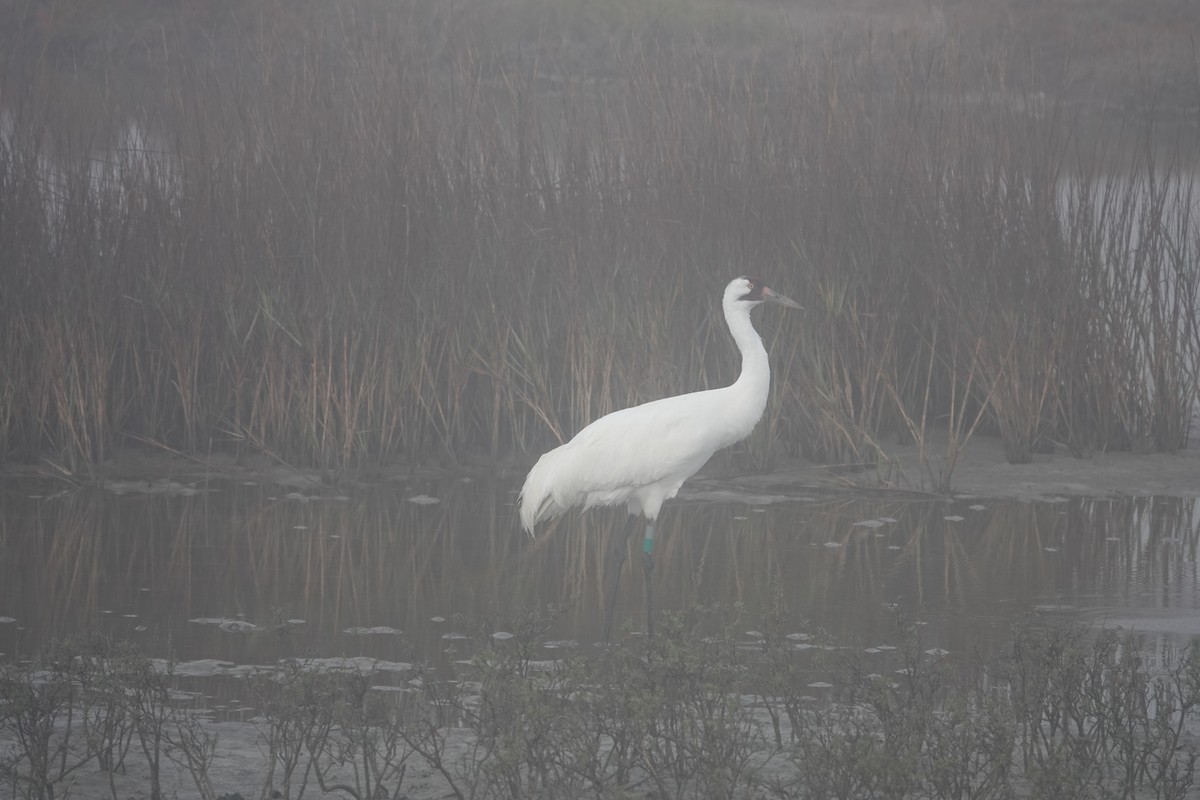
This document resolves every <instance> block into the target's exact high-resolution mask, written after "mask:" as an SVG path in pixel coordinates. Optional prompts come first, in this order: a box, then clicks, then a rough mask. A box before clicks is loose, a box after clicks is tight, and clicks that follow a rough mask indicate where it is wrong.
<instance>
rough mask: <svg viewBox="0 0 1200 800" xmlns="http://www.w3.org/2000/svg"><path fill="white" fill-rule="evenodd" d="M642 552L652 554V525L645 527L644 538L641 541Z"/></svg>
mask: <svg viewBox="0 0 1200 800" xmlns="http://www.w3.org/2000/svg"><path fill="white" fill-rule="evenodd" d="M642 552H644V553H653V552H654V525H647V526H646V538H645V539H644V540H643V541H642Z"/></svg>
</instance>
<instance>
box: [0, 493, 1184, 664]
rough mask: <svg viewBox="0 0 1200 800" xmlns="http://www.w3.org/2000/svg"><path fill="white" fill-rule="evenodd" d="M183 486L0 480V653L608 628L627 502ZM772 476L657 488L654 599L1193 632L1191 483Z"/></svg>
mask: <svg viewBox="0 0 1200 800" xmlns="http://www.w3.org/2000/svg"><path fill="white" fill-rule="evenodd" d="M124 488H125V489H127V490H128V489H130V488H134V489H136V488H137V487H136V486H132V487H131V486H125V487H124ZM151 488H154V487H151ZM176 488H178V487H176ZM702 488H703V487H702ZM708 488H710V489H711V488H713V487H711V486H710V487H708ZM195 489H196V491H195V493H192V491H193V490H191V489H188V490H186V493H182V494H181V493H179V492H174V493H172V492H166V493H158V492H151V493H147V492H144V491H137V490H134V491H127V492H126V493H124V494H115V493H113V492H112V491H104V490H99V489H84V490H73V491H69V492H61V491H58V487H54V486H49V485H46V484H44V483H37V482H30V481H8V482H6V483H4V484H3V485H0V491H2V495H0V498H2V502H0V618H2V619H3V621H2V622H0V653H2V654H3V655H0V660H5V661H15V660H20V659H23V658H25V657H27V656H29V655H31V654H32V653H34V652H36V650H37V648H38V647H39V645H40V644H42V643H43V642H45V641H46V640H47V639H48V638H50V637H55V636H61V635H65V634H69V633H76V632H82V631H96V630H99V631H103V632H108V633H111V634H113V635H115V636H118V637H121V638H127V639H131V640H134V641H137V642H139V643H140V644H141V645H142V647H143V648H144V649H145V650H146V651H147V652H148V653H149V654H150V655H152V656H156V657H163V658H167V657H170V658H173V659H175V660H177V661H178V662H180V663H193V662H194V663H201V662H203V663H208V662H205V661H204V660H214V661H216V662H220V663H222V664H226V665H230V664H233V665H248V664H268V663H273V662H274V661H275V660H277V659H278V658H280V657H281V656H284V655H299V656H307V657H321V658H333V657H355V656H366V657H369V658H378V659H385V660H389V661H400V662H424V663H432V664H437V663H438V662H440V661H445V660H446V659H452V658H456V657H459V656H458V655H457V650H456V648H457V647H460V646H461V645H459V644H456V643H457V642H459V640H458V639H456V638H455V634H457V633H460V632H461V631H462V630H464V629H465V628H468V627H471V626H475V627H476V628H478V627H479V626H483V627H484V628H485V629H486V628H492V629H494V630H497V631H503V630H505V629H506V627H510V626H511V625H512V624H513V619H514V618H515V617H516V616H517V615H518V614H519V613H520V611H521V610H522V609H528V608H543V607H548V606H556V607H559V608H560V611H559V613H558V615H557V617H556V618H555V622H554V625H553V628H552V630H551V631H550V633H549V635H548V637H547V638H548V640H552V641H557V642H565V643H578V644H580V645H581V646H588V645H590V643H592V642H595V641H596V640H598V639H599V638H601V636H602V631H603V626H604V607H605V593H606V584H605V562H606V559H607V558H608V554H609V552H610V549H611V542H612V540H613V537H614V536H618V535H620V533H621V531H622V529H623V525H624V513H623V512H615V511H597V512H589V513H588V514H586V515H582V516H580V515H571V516H570V517H568V518H567V519H566V520H564V521H563V522H561V523H560V524H558V525H557V526H556V527H551V528H548V529H547V530H546V531H545V532H544V533H542V534H540V535H539V537H538V538H537V539H531V538H530V537H528V536H527V535H525V534H524V533H523V532H522V531H521V530H520V528H519V526H518V523H517V519H516V510H515V505H514V504H515V500H516V491H517V489H518V484H517V483H516V482H515V480H512V479H505V478H498V477H494V476H485V475H476V476H472V477H452V478H438V479H415V478H414V479H412V480H409V481H405V482H397V483H393V484H389V485H385V486H361V487H348V488H341V489H321V490H312V489H309V490H304V491H292V490H289V489H284V488H280V487H278V486H273V485H263V484H243V483H239V482H229V481H215V482H210V483H207V484H199V485H197V486H196V487H195ZM770 491H771V494H770V496H769V497H764V496H756V497H751V496H748V495H747V496H746V497H744V498H743V501H742V502H739V501H737V500H728V501H719V502H718V501H714V500H711V499H700V498H699V497H698V496H697V495H696V494H693V495H691V496H690V499H689V495H688V494H687V491H686V489H685V493H684V496H683V497H682V500H681V501H677V502H675V503H673V504H670V505H669V506H668V509H667V510H666V511H665V512H664V515H663V518H662V519H661V520H660V524H659V540H658V542H659V543H658V550H657V562H658V569H657V573H656V583H655V596H656V603H657V604H658V605H659V607H660V608H664V609H676V610H678V609H685V608H688V607H692V606H695V605H699V604H741V606H742V607H743V608H744V617H743V618H744V619H745V620H746V626H747V630H748V631H749V630H753V628H754V627H756V626H757V625H759V624H761V623H760V621H761V620H764V619H766V618H767V616H768V615H769V614H770V613H771V612H772V609H774V610H775V612H776V613H777V614H782V616H783V619H784V624H786V625H788V626H791V627H794V629H795V632H796V633H813V632H815V631H817V630H823V631H826V632H828V633H829V634H831V635H832V636H834V637H835V638H836V639H837V640H838V641H840V642H843V643H846V644H848V645H852V646H859V645H861V646H864V647H870V646H872V645H874V644H878V643H880V642H883V641H885V640H888V639H889V638H890V637H892V636H893V635H894V633H895V624H896V623H895V619H896V615H897V613H900V614H902V615H904V616H905V617H906V618H907V619H910V620H913V621H916V622H918V623H920V624H922V625H923V626H924V627H923V628H922V630H923V638H924V641H925V642H927V643H928V646H929V647H931V648H940V649H943V650H946V651H948V652H949V654H950V657H955V656H956V655H958V656H968V655H979V654H982V655H984V656H987V655H988V654H989V653H991V652H993V651H995V650H997V649H1000V648H1002V647H1003V646H1004V643H1005V642H1006V641H1007V640H1008V635H1009V632H1010V631H1011V629H1012V626H1013V625H1015V624H1018V623H1020V622H1022V621H1025V620H1028V619H1029V618H1031V617H1032V618H1034V619H1041V618H1053V619H1058V618H1078V619H1081V620H1083V621H1085V622H1089V623H1094V624H1104V625H1119V626H1122V627H1124V628H1128V629H1134V630H1138V631H1141V632H1143V633H1144V634H1145V639H1144V641H1145V643H1146V647H1147V650H1148V651H1150V652H1152V653H1157V654H1159V657H1161V658H1165V659H1170V657H1171V654H1172V653H1173V652H1176V651H1178V649H1179V648H1180V647H1181V646H1183V645H1185V644H1186V643H1187V642H1188V641H1189V640H1190V637H1191V636H1193V635H1196V634H1200V582H1198V580H1197V561H1196V559H1197V541H1198V538H1200V512H1198V510H1197V502H1196V500H1194V499H1177V498H1159V497H1136V498H1135V497H1122V498H1051V499H1049V500H1046V501H1039V502H1021V501H1015V500H993V499H986V498H968V497H961V498H955V499H954V500H953V501H950V502H947V501H944V500H930V499H913V498H910V497H892V496H888V497H863V496H854V497H847V496H836V497H831V496H820V495H816V494H810V493H806V492H805V491H804V490H801V489H797V488H795V487H791V488H789V487H770ZM720 494H721V495H722V496H725V497H735V496H736V495H735V494H731V493H729V492H724V493H720ZM705 496H706V497H709V498H711V497H712V496H714V495H713V493H712V492H709V493H708V494H707V495H705ZM747 499H749V500H751V501H753V502H752V503H747V502H745V500H747ZM767 500H770V502H767ZM756 503H757V504H756ZM632 545H633V546H634V547H637V546H638V545H640V542H636V541H635V542H633V543H632ZM628 564H630V565H634V566H635V567H636V569H630V568H629V566H628V565H627V567H626V572H625V575H624V584H623V587H622V591H621V592H620V594H619V599H618V604H617V624H618V625H625V626H628V627H630V628H632V629H634V630H639V629H641V628H642V627H643V626H644V621H645V617H644V611H643V607H644V598H643V592H642V575H641V568H640V563H639V561H638V560H637V559H636V558H630V560H629V562H628ZM748 635H749V634H748Z"/></svg>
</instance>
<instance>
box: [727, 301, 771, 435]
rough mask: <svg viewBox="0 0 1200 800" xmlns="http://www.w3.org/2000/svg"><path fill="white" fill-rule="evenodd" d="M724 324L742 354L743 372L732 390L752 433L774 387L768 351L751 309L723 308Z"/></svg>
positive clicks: (730, 305)
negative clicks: (771, 388)
mask: <svg viewBox="0 0 1200 800" xmlns="http://www.w3.org/2000/svg"><path fill="white" fill-rule="evenodd" d="M724 311H725V323H726V324H727V325H728V326H729V332H730V333H731V334H733V341H734V342H735V343H736V344H737V348H738V350H739V351H740V352H741V354H742V372H741V374H740V375H738V379H737V380H736V381H734V383H733V385H732V386H730V387H729V390H730V391H732V392H735V393H736V394H737V395H739V400H740V401H741V403H740V404H739V410H740V411H742V413H744V414H745V415H746V417H747V420H748V426H747V433H749V429H750V428H753V427H754V424H755V423H756V422H758V418H759V417H761V416H762V412H763V409H764V408H765V407H766V404H767V394H768V393H769V391H770V387H771V366H770V363H769V362H768V360H767V349H766V348H765V347H763V343H762V338H761V337H759V335H758V332H757V331H756V330H754V325H753V324H751V322H750V309H749V308H748V307H746V306H733V305H732V304H730V303H725V304H724Z"/></svg>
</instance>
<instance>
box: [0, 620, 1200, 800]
mask: <svg viewBox="0 0 1200 800" xmlns="http://www.w3.org/2000/svg"><path fill="white" fill-rule="evenodd" d="M744 624H745V620H743V619H740V618H739V616H738V614H737V613H736V612H735V611H734V610H725V611H720V610H711V609H710V610H704V609H696V610H693V611H691V612H689V613H687V614H673V615H669V616H668V617H667V618H666V619H665V624H664V625H663V626H662V627H663V630H662V631H661V632H660V634H659V635H657V636H656V637H655V638H653V639H650V640H639V639H628V638H624V639H622V640H620V641H618V642H617V643H616V644H614V645H613V646H611V647H609V648H606V649H605V650H603V651H601V652H600V653H598V654H592V655H590V656H587V657H582V656H580V655H579V654H578V653H568V654H567V655H562V656H557V657H554V658H550V659H547V658H546V657H545V655H544V653H543V651H542V649H541V646H542V644H543V643H544V635H545V632H546V629H547V628H548V627H549V626H548V624H547V622H546V617H545V615H544V614H542V613H533V614H524V615H522V616H521V617H520V618H518V619H516V620H514V621H513V624H512V629H513V632H511V633H510V632H507V631H505V632H503V633H501V632H496V633H492V632H491V630H490V628H488V627H486V626H485V625H477V626H476V627H477V629H478V632H477V633H476V634H474V635H472V636H471V637H468V638H471V639H472V640H473V642H474V644H475V646H476V647H475V650H474V653H475V654H474V655H473V656H472V657H470V658H468V659H463V660H460V661H458V662H456V666H455V669H454V673H453V676H447V675H445V674H432V673H426V672H424V671H421V670H415V669H412V667H411V665H404V667H403V668H404V669H409V670H410V671H411V673H412V676H411V678H409V679H408V680H407V681H406V682H404V683H402V684H401V685H400V686H399V687H398V689H395V690H388V691H382V690H381V688H382V689H388V687H386V686H385V687H379V686H377V685H376V684H375V680H376V679H375V678H373V676H372V674H371V669H370V666H369V665H368V666H367V668H366V669H365V670H363V669H360V668H359V665H356V664H346V665H344V666H342V667H333V668H331V667H330V666H329V665H327V664H325V665H322V664H317V663H314V662H310V661H306V660H304V659H296V658H289V659H284V660H282V661H281V662H280V663H279V664H278V665H277V666H275V667H273V668H269V669H267V668H264V669H258V670H254V671H252V672H250V673H248V674H247V676H246V681H247V683H248V685H249V686H250V688H251V691H252V693H253V695H254V697H255V701H256V707H255V709H254V713H255V716H254V718H253V725H243V726H241V729H240V730H238V731H237V733H236V734H233V733H232V729H230V728H229V727H224V728H222V727H221V726H220V725H215V724H213V723H212V722H211V720H210V719H209V717H210V713H209V712H207V711H205V710H203V709H202V708H197V707H196V706H195V704H194V702H192V700H191V698H189V696H188V694H187V693H184V692H179V691H175V690H173V689H172V683H173V665H172V664H171V662H169V661H161V660H160V661H152V660H151V659H149V658H148V657H146V656H145V655H143V654H142V653H140V652H139V651H138V650H137V649H136V648H131V647H129V646H128V645H121V644H116V643H114V642H112V641H111V640H107V639H104V638H102V637H96V636H90V637H79V638H71V639H66V640H61V641H56V642H53V643H51V644H49V645H47V647H46V648H45V649H44V650H43V651H42V652H41V654H40V655H39V656H38V657H37V658H36V659H34V660H32V661H30V662H28V663H27V664H26V665H23V666H5V667H4V668H3V669H0V785H4V786H5V787H6V790H7V793H8V794H9V795H10V796H12V797H21V798H37V799H38V800H47V799H48V798H54V797H59V796H66V794H68V793H69V791H70V790H71V789H72V788H73V787H78V788H80V789H82V790H83V791H85V792H86V793H87V794H88V796H92V797H100V796H111V797H113V798H114V800H115V798H117V797H121V796H126V793H127V792H128V791H130V789H131V788H133V787H134V786H137V785H138V782H139V781H144V782H148V785H149V787H150V794H149V796H150V797H152V798H158V797H163V796H169V795H167V794H164V791H163V786H164V776H165V775H167V774H168V773H169V774H170V775H171V776H172V777H171V779H169V780H168V781H167V784H166V785H168V786H170V787H171V793H170V794H175V793H178V792H180V791H182V792H183V793H185V794H186V795H189V796H199V797H201V798H205V800H209V799H210V798H217V797H218V796H220V797H234V796H238V797H253V796H260V797H284V798H298V797H302V796H304V795H305V794H306V792H307V793H309V794H310V795H312V796H315V795H317V794H325V793H330V792H333V793H336V794H338V795H339V796H343V797H352V798H360V799H361V800H367V798H379V797H388V798H399V797H413V796H419V797H447V796H450V797H456V798H500V797H507V798H530V797H544V798H578V797H598V798H606V797H631V796H650V797H676V798H688V797H703V798H736V797H776V798H788V799H791V798H795V799H796V800H800V799H802V798H803V799H804V800H809V799H812V800H816V799H817V798H822V799H824V798H839V799H841V800H866V799H868V798H892V799H893V800H900V798H942V799H944V800H961V799H962V798H1012V797H1033V798H1067V797H1077V798H1097V797H1111V798H1134V797H1154V798H1183V797H1186V796H1188V795H1189V793H1190V792H1191V790H1192V786H1193V783H1194V773H1195V765H1196V759H1197V747H1196V742H1195V735H1194V724H1195V716H1196V712H1197V709H1198V708H1200V654H1198V653H1197V651H1196V649H1195V647H1194V646H1193V647H1190V648H1188V649H1187V650H1186V651H1185V652H1183V653H1182V654H1181V655H1180V657H1179V659H1178V660H1177V661H1176V662H1175V663H1174V664H1172V665H1171V666H1170V667H1169V668H1167V669H1165V670H1163V669H1157V668H1153V667H1152V666H1151V665H1149V664H1147V662H1146V660H1145V658H1144V657H1143V655H1142V654H1141V651H1140V650H1139V647H1138V645H1137V642H1135V641H1134V640H1133V639H1131V638H1129V637H1122V636H1121V635H1119V634H1117V633H1115V632H1112V631H1107V632H1101V633H1100V634H1099V635H1098V636H1096V635H1093V634H1094V633H1095V632H1088V631H1085V630H1083V629H1081V628H1077V627H1074V626H1060V627H1057V628H1052V629H1049V630H1045V629H1039V628H1025V627H1022V628H1018V629H1016V630H1015V631H1014V632H1013V633H1012V636H1011V640H1010V646H1009V651H1008V653H1007V655H1006V656H1005V657H1004V658H1003V659H1002V660H1000V661H998V662H996V663H991V664H987V665H986V666H985V665H976V666H975V667H974V668H973V669H972V670H970V671H966V672H964V671H962V670H955V669H952V668H950V666H949V665H948V663H947V662H946V661H944V660H943V659H942V658H941V651H939V650H937V649H936V648H929V649H925V648H924V646H923V644H922V642H921V639H920V636H919V632H918V629H917V628H912V627H906V626H904V625H903V624H902V623H901V624H900V627H899V628H898V639H897V641H898V645H897V646H889V647H885V648H882V649H880V648H871V649H869V650H868V651H867V652H866V653H864V652H862V651H860V650H856V649H846V648H842V647H838V646H836V644H834V643H832V642H830V641H828V640H821V639H815V640H810V638H809V637H807V636H804V637H797V636H795V635H789V634H787V633H786V631H787V630H789V629H788V628H787V627H786V625H785V624H784V623H783V621H782V620H778V619H776V620H772V619H769V618H768V619H767V620H764V621H763V622H762V627H763V628H764V631H754V632H753V634H752V635H753V636H754V637H755V638H754V639H753V640H752V641H750V642H747V641H745V639H744V637H743V636H742V635H741V634H740V633H739V632H738V631H739V630H740V627H739V626H741V625H744ZM383 668H384V669H393V668H394V666H393V667H388V666H384V667H383ZM831 671H832V672H833V673H834V674H836V676H837V677H836V678H834V680H836V681H837V683H836V684H831V683H829V682H827V680H826V677H827V676H828V674H829V673H830V672H831ZM406 677H407V674H406ZM831 690H832V691H831ZM223 734H224V735H225V736H226V737H229V736H231V735H232V736H233V737H235V738H234V741H235V742H236V743H237V745H236V746H237V747H238V748H239V749H240V750H241V752H242V753H243V754H245V753H250V754H253V755H252V756H250V757H249V758H248V759H247V757H246V756H245V755H243V757H242V758H241V759H240V760H235V761H231V759H230V752H229V742H228V739H226V740H225V741H224V745H223V740H222V735H223ZM237 736H241V737H246V736H249V738H250V742H249V743H247V742H245V741H242V740H241V739H240V738H236V737H237ZM247 761H249V762H250V763H247ZM181 774H182V775H184V776H186V777H188V778H190V779H191V783H192V785H193V787H194V788H189V787H182V786H180V784H179V781H178V778H179V777H180V775H181ZM135 776H136V778H135ZM226 790H228V791H229V793H228V794H226V793H225V791H226ZM234 790H236V791H237V794H236V795H235V794H233V791H234ZM218 792H222V794H220V795H218ZM243 792H244V793H245V794H242V793H243Z"/></svg>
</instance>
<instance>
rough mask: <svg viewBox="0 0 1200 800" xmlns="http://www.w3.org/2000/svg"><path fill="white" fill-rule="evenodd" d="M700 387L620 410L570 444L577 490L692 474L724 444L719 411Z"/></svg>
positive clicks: (633, 485)
mask: <svg viewBox="0 0 1200 800" xmlns="http://www.w3.org/2000/svg"><path fill="white" fill-rule="evenodd" d="M707 394H708V393H705V392H697V393H694V394H691V395H680V396H677V397H668V398H664V399H663V400H656V401H654V402H652V403H646V404H644V405H641V406H634V407H633V408H627V409H622V410H620V411H615V412H613V413H612V414H609V415H607V416H605V417H601V418H600V419H598V420H596V421H595V422H593V423H592V424H591V425H589V426H587V427H586V428H584V429H583V430H582V431H580V432H579V434H578V435H577V436H576V437H575V438H574V439H572V440H571V441H570V442H569V443H568V444H567V445H566V446H565V449H568V450H569V451H571V452H572V453H573V458H572V459H571V467H572V471H573V473H574V478H575V482H577V488H576V490H577V491H579V492H604V491H613V490H617V489H622V488H637V487H641V486H647V485H649V484H652V483H657V482H658V481H661V480H663V479H665V478H671V477H675V478H678V479H679V481H680V482H682V481H683V480H685V479H687V478H688V477H690V476H691V475H692V474H693V473H694V472H695V471H696V470H698V469H699V468H700V467H701V466H703V465H704V462H705V461H707V460H708V459H709V457H710V456H711V455H712V454H713V453H714V452H715V451H716V450H717V449H718V447H720V441H721V437H720V436H719V435H717V431H716V430H715V427H716V426H719V416H717V415H715V414H714V411H715V409H713V408H711V406H712V403H711V402H709V401H708V398H707V397H705V396H704V395H707Z"/></svg>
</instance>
